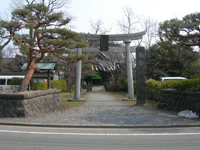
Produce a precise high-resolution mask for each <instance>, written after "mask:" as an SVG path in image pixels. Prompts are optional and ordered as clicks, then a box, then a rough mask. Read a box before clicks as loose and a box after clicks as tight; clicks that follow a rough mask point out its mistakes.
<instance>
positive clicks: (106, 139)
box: [0, 126, 200, 150]
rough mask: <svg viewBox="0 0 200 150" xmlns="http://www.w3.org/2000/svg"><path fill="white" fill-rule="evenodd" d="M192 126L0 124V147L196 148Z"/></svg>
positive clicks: (198, 134)
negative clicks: (84, 126) (131, 126)
mask: <svg viewBox="0 0 200 150" xmlns="http://www.w3.org/2000/svg"><path fill="white" fill-rule="evenodd" d="M199 129H200V127H194V128H143V129H141V128H140V129H138V128H126V129H114V128H112V129H111V128H110V129H106V128H46V127H20V126H0V149H1V150H94V149H95V150H105V149H106V150H129V149H134V150H135V149H137V150H152V149H153V150H188V149H189V150H199V147H200V130H199Z"/></svg>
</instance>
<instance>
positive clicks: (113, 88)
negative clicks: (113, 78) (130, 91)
mask: <svg viewBox="0 0 200 150" xmlns="http://www.w3.org/2000/svg"><path fill="white" fill-rule="evenodd" d="M104 87H105V90H106V91H110V92H115V91H120V89H121V86H120V85H116V83H114V82H112V83H105V84H104Z"/></svg>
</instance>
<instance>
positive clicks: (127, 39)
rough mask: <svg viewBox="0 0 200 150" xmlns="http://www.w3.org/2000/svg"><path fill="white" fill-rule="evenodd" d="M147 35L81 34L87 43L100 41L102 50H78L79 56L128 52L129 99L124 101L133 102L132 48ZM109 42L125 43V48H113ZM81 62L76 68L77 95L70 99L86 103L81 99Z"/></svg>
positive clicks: (144, 32) (143, 33)
mask: <svg viewBox="0 0 200 150" xmlns="http://www.w3.org/2000/svg"><path fill="white" fill-rule="evenodd" d="M145 34H146V31H142V32H137V33H130V34H110V35H99V34H89V33H88V34H86V33H80V35H82V37H83V38H84V39H85V40H86V41H100V48H83V49H82V48H78V49H77V50H72V51H77V52H78V55H81V54H82V52H101V51H107V52H126V54H127V56H126V58H127V59H126V60H127V62H126V64H127V80H128V99H123V100H133V99H134V88H133V77H132V63H131V56H130V53H131V52H134V51H135V47H132V48H131V47H130V43H131V41H132V40H140V39H142V37H143V36H144V35H145ZM108 41H123V42H124V43H125V49H124V48H112V47H109V45H108ZM81 63H82V62H81V60H80V61H79V62H77V67H76V83H75V93H74V99H69V101H84V99H81V98H80V85H81Z"/></svg>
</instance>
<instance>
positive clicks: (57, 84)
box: [50, 80, 67, 92]
mask: <svg viewBox="0 0 200 150" xmlns="http://www.w3.org/2000/svg"><path fill="white" fill-rule="evenodd" d="M50 85H51V88H52V89H55V88H56V89H60V90H61V91H62V92H63V91H66V90H67V84H66V80H51V81H50Z"/></svg>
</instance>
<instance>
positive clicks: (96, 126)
mask: <svg viewBox="0 0 200 150" xmlns="http://www.w3.org/2000/svg"><path fill="white" fill-rule="evenodd" d="M0 125H9V126H27V127H53V128H122V129H123V128H124V129H125V128H184V127H200V124H190V125H138V126H137V125H136V126H134V125H133V126H131V125H84V124H83V125H78V124H72V125H69V124H68V125H61V124H58V125H56V124H52V125H50V124H37V123H13V122H0Z"/></svg>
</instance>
